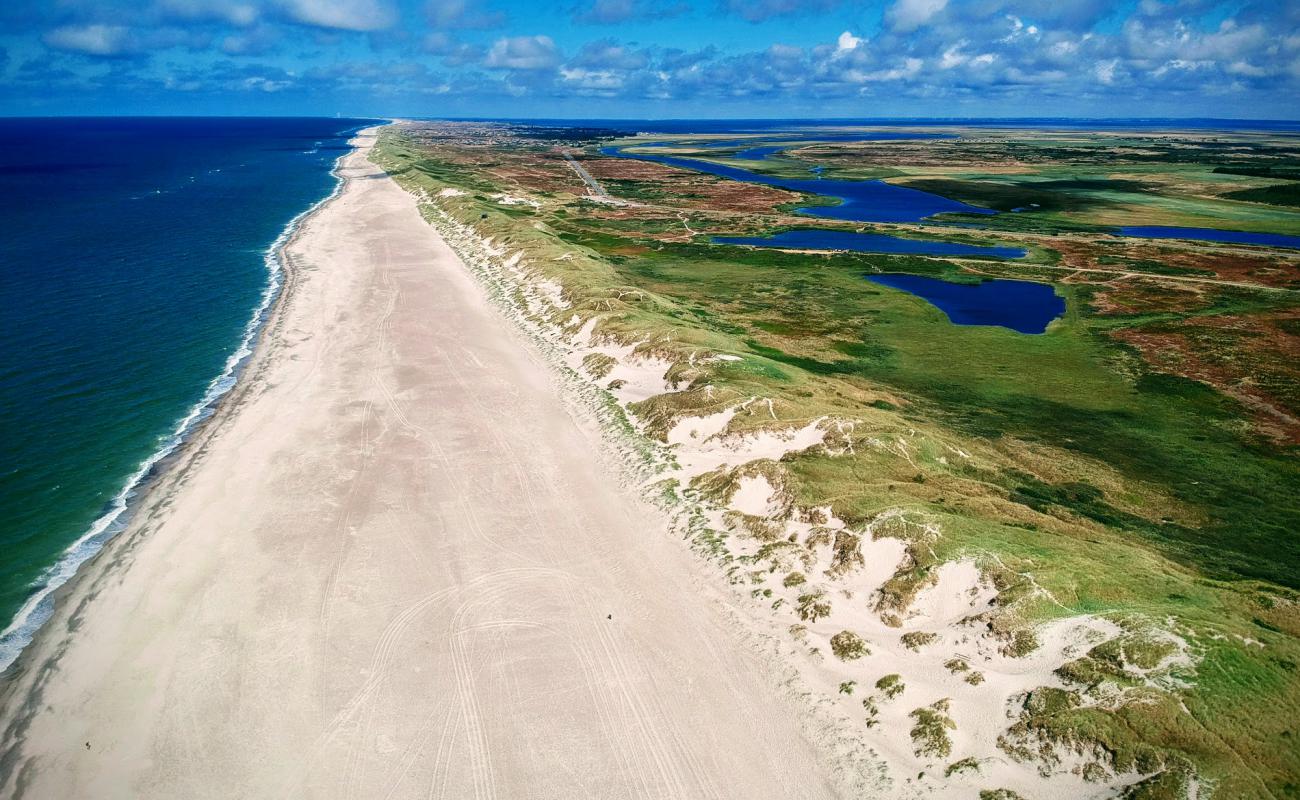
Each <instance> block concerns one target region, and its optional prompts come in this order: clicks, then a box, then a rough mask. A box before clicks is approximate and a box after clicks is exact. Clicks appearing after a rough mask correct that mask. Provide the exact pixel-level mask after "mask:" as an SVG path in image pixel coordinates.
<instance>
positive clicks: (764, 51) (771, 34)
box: [0, 0, 1300, 119]
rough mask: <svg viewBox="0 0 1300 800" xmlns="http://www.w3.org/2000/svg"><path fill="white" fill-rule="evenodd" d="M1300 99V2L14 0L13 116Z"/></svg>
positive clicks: (1253, 109)
mask: <svg viewBox="0 0 1300 800" xmlns="http://www.w3.org/2000/svg"><path fill="white" fill-rule="evenodd" d="M66 114H177V115H188V114H232V115H238V114H269V115H327V116H333V115H342V116H367V117H497V118H499V117H510V118H523V117H533V118H538V117H546V118H558V117H569V118H633V119H645V118H691V117H700V118H730V117H739V118H763V117H767V118H796V117H798V118H816V117H854V118H871V117H1220V118H1224V117H1232V118H1242V119H1296V118H1297V117H1300V0H1238V1H1237V2H1213V1H1212V0H1119V1H1113V0H1112V1H1108V0H558V1H557V2H543V1H542V0H484V1H483V2H475V0H2V4H0V115H11V116H12V115H66Z"/></svg>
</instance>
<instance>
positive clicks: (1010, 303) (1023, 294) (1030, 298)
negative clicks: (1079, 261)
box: [867, 272, 1065, 333]
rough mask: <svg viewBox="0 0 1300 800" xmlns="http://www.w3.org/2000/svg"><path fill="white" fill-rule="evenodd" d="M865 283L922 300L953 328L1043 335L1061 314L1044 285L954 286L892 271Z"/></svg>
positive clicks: (990, 282)
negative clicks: (980, 327)
mask: <svg viewBox="0 0 1300 800" xmlns="http://www.w3.org/2000/svg"><path fill="white" fill-rule="evenodd" d="M867 280H869V281H871V282H872V283H878V284H881V285H882V286H888V287H890V288H893V289H901V290H902V291H904V292H907V293H909V294H914V295H916V296H917V297H920V298H923V299H924V300H926V301H927V302H929V303H930V304H931V305H933V306H934V307H936V308H938V309H939V310H940V311H942V312H943V313H944V314H945V315H947V317H948V319H949V321H951V322H952V323H953V324H954V325H996V326H999V327H1002V328H1010V329H1011V330H1013V331H1016V332H1017V333H1043V332H1045V331H1046V330H1047V326H1048V325H1050V324H1051V323H1052V321H1053V320H1055V319H1056V318H1057V317H1059V316H1061V315H1062V314H1064V313H1065V300H1064V299H1062V298H1061V297H1060V296H1059V295H1058V294H1057V293H1056V290H1055V289H1053V288H1052V287H1051V285H1050V284H1046V283H1034V282H1033V281H1013V280H1002V279H1000V278H999V279H995V280H987V281H981V282H979V283H954V282H952V281H944V280H939V279H938V278H927V277H925V276H923V275H905V274H902V273H892V272H891V273H886V274H884V275H868V276H867Z"/></svg>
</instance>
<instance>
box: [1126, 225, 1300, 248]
mask: <svg viewBox="0 0 1300 800" xmlns="http://www.w3.org/2000/svg"><path fill="white" fill-rule="evenodd" d="M1119 232H1120V233H1121V234H1123V235H1124V236H1137V237H1141V238H1144V239H1197V240H1199V241H1203V242H1224V243H1226V244H1257V245H1262V246H1266V247H1297V248H1300V236H1288V235H1286V234H1282V233H1251V232H1248V231H1222V230H1218V229H1216V228H1174V227H1166V226H1162V225H1130V226H1127V227H1123V228H1120V229H1119Z"/></svg>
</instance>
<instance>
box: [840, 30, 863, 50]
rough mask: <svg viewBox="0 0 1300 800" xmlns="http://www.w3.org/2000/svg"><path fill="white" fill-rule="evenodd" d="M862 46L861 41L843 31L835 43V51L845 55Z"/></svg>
mask: <svg viewBox="0 0 1300 800" xmlns="http://www.w3.org/2000/svg"><path fill="white" fill-rule="evenodd" d="M861 45H862V39H860V38H859V37H857V36H854V35H853V34H852V33H850V32H848V31H845V32H844V33H841V34H840V38H839V39H837V40H836V42H835V49H836V51H838V52H840V53H847V52H848V51H850V50H857V49H858V47H860V46H861Z"/></svg>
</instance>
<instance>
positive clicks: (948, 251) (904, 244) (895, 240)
mask: <svg viewBox="0 0 1300 800" xmlns="http://www.w3.org/2000/svg"><path fill="white" fill-rule="evenodd" d="M712 241H713V242H714V243H715V244H747V245H752V246H754V247H788V248H794V249H808V250H850V251H853V252H855V253H908V254H912V255H926V256H995V257H997V258H1023V257H1024V255H1025V251H1024V250H1021V249H1020V248H1018V247H989V246H984V245H975V244H962V243H960V242H943V241H937V240H927V239H904V238H902V237H899V236H890V235H888V234H884V233H856V232H853V231H828V230H815V229H799V230H793V231H782V232H781V233H778V234H776V235H774V236H715V237H713V239H712Z"/></svg>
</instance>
